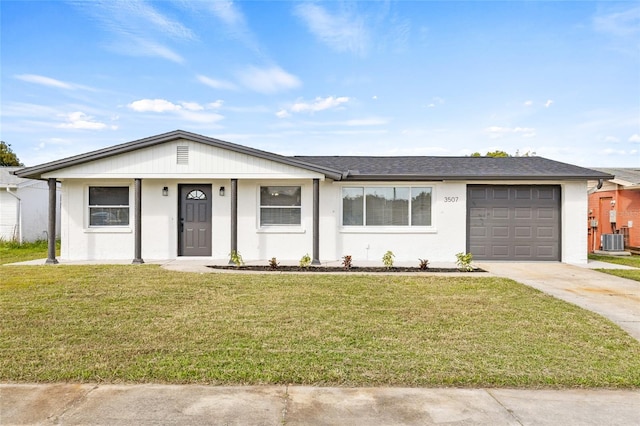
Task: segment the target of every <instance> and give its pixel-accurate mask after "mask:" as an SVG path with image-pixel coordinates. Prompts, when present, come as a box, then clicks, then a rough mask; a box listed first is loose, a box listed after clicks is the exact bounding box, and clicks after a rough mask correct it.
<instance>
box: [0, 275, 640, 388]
mask: <svg viewBox="0 0 640 426" xmlns="http://www.w3.org/2000/svg"><path fill="white" fill-rule="evenodd" d="M0 272H1V274H2V279H1V280H0V311H1V312H2V315H0V330H2V332H1V334H0V381H4V382H7V381H8V382H55V381H72V382H106V383H121V382H130V383H145V382H156V383H158V382H160V383H207V384H285V383H293V384H306V385H337V386H379V385H390V386H467V387H528V388H538V387H552V388H556V387H607V388H609V387H611V388H639V387H640V343H639V342H638V341H636V340H634V339H633V338H631V337H630V336H629V335H627V334H626V333H625V332H623V331H622V330H621V329H620V328H618V327H617V326H615V325H614V324H612V323H611V322H609V321H608V320H606V319H604V318H602V317H601V316H599V315H596V314H594V313H591V312H588V311H585V310H582V309H580V308H578V307H576V306H573V305H569V304H567V303H564V302H562V301H559V300H557V299H555V298H553V297H550V296H547V295H545V294H543V293H540V292H538V291H536V290H534V289H531V288H529V287H526V286H523V285H520V284H518V283H516V282H514V281H510V280H507V279H500V278H488V277H459V276H455V277H454V276H451V277H434V276H420V277H413V276H412V277H406V276H364V275H359V276H351V275H349V276H345V275H322V274H318V275H315V274H314V275H312V276H311V275H287V274H277V273H275V274H260V275H253V274H246V275H244V274H242V275H241V274H191V273H180V272H171V271H166V270H164V269H162V268H160V267H158V266H155V265H142V266H133V265H119V266H2V267H0Z"/></svg>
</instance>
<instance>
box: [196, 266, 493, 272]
mask: <svg viewBox="0 0 640 426" xmlns="http://www.w3.org/2000/svg"><path fill="white" fill-rule="evenodd" d="M207 267H208V268H213V269H226V270H236V271H260V272H309V273H314V272H322V273H327V272H354V273H362V272H366V273H382V272H402V273H407V272H411V273H416V274H425V273H430V272H465V271H461V270H460V269H458V268H427V269H420V268H412V267H393V268H385V267H382V266H352V267H351V268H348V269H346V268H342V267H339V266H309V267H307V268H303V267H301V266H288V265H284V266H278V267H277V268H272V267H271V266H268V265H243V266H233V265H207ZM468 272H486V271H485V270H484V269H480V268H474V269H473V270H472V271H468Z"/></svg>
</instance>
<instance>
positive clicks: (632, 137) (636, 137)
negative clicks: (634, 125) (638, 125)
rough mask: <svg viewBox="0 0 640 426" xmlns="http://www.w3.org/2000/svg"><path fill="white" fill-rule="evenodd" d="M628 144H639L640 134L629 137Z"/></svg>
mask: <svg viewBox="0 0 640 426" xmlns="http://www.w3.org/2000/svg"><path fill="white" fill-rule="evenodd" d="M629 142H635V143H640V133H635V134H633V135H631V136H630V137H629Z"/></svg>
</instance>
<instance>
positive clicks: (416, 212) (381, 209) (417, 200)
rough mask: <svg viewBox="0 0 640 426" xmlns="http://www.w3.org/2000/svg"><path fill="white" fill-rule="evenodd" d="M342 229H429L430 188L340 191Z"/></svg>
mask: <svg viewBox="0 0 640 426" xmlns="http://www.w3.org/2000/svg"><path fill="white" fill-rule="evenodd" d="M342 225H343V226H431V188H428V187H414V186H412V187H409V186H397V187H393V186H380V187H344V188H342Z"/></svg>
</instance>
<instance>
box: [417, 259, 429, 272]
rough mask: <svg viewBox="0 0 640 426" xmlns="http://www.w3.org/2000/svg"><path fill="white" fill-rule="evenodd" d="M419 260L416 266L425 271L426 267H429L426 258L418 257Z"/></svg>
mask: <svg viewBox="0 0 640 426" xmlns="http://www.w3.org/2000/svg"><path fill="white" fill-rule="evenodd" d="M418 260H419V261H420V264H418V268H420V270H421V271H426V270H427V269H429V260H427V259H418Z"/></svg>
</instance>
